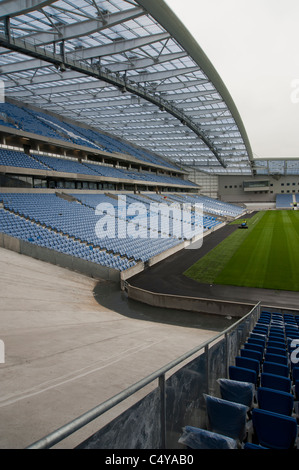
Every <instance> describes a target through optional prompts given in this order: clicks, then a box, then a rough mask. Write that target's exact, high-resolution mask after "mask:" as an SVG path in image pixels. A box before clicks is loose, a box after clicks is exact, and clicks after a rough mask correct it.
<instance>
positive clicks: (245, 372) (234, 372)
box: [229, 366, 258, 384]
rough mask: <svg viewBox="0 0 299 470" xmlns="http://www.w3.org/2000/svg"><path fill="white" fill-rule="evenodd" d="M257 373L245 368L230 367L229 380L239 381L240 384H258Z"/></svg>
mask: <svg viewBox="0 0 299 470" xmlns="http://www.w3.org/2000/svg"><path fill="white" fill-rule="evenodd" d="M257 377H258V376H257V373H256V371H255V370H252V369H245V368H244V367H237V366H229V378H230V379H231V380H239V381H240V382H250V383H253V384H256V383H257Z"/></svg>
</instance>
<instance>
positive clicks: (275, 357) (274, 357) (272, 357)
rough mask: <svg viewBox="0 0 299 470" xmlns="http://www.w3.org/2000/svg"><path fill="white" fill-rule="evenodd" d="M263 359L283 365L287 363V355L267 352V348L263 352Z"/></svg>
mask: <svg viewBox="0 0 299 470" xmlns="http://www.w3.org/2000/svg"><path fill="white" fill-rule="evenodd" d="M265 361H267V362H275V363H277V364H283V365H285V366H287V365H288V357H287V356H286V355H284V356H282V355H281V354H272V353H269V352H268V350H267V351H266V354H265Z"/></svg>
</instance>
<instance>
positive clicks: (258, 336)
mask: <svg viewBox="0 0 299 470" xmlns="http://www.w3.org/2000/svg"><path fill="white" fill-rule="evenodd" d="M249 338H254V339H260V340H261V341H263V342H264V345H265V344H266V335H264V334H261V333H253V332H252V333H250V335H249Z"/></svg>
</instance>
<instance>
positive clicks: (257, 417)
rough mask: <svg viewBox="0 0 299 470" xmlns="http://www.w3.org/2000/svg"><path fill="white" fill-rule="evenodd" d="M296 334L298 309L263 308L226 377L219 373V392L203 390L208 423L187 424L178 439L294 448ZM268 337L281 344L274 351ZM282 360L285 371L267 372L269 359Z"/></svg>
mask: <svg viewBox="0 0 299 470" xmlns="http://www.w3.org/2000/svg"><path fill="white" fill-rule="evenodd" d="M274 339H275V340H276V341H273V340H274ZM298 339H299V315H296V314H295V313H294V314H293V315H292V314H284V313H276V312H272V313H271V312H268V311H262V313H261V315H260V318H259V319H258V321H257V323H256V324H255V326H254V328H253V329H252V331H251V332H250V334H249V337H248V338H247V341H246V342H245V343H244V344H243V346H242V348H241V350H240V356H236V357H235V364H232V365H230V366H229V378H219V379H218V383H219V385H220V387H219V390H220V392H219V394H220V397H215V396H210V395H205V401H206V409H207V416H208V426H207V429H201V428H195V427H192V426H186V427H185V428H184V430H183V434H182V435H181V437H180V439H179V442H180V443H181V444H183V445H185V446H187V447H189V448H193V449H211V448H213V449H216V448H218V449H223V448H226V449H237V448H239V449H240V448H242V449H283V450H289V449H296V448H297V445H298V426H297V422H298V418H299V415H298V399H299V396H298V389H299V387H298V386H299V381H298V377H299V366H298V365H297V360H294V358H293V354H294V352H295V348H296V347H297V342H294V341H293V340H298ZM273 342H274V343H278V344H279V346H280V348H276V350H275V352H276V354H273V353H272V352H273V346H272V344H273ZM257 351H259V355H258V354H257ZM246 356H248V357H246ZM241 359H242V360H241ZM281 362H284V367H286V371H287V372H285V369H283V370H281V371H280V370H278V369H277V370H276V371H275V373H269V372H268V368H267V366H268V364H272V365H277V366H281ZM285 364H287V365H285ZM273 372H274V371H273Z"/></svg>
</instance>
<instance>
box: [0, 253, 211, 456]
mask: <svg viewBox="0 0 299 470" xmlns="http://www.w3.org/2000/svg"><path fill="white" fill-rule="evenodd" d="M103 282H104V281H103ZM96 284H97V281H96V280H94V279H90V278H87V277H85V276H82V275H80V274H77V273H74V272H71V271H68V270H66V269H63V268H59V267H57V266H53V265H50V264H47V263H43V262H41V261H38V260H34V259H31V258H28V257H26V256H23V255H19V254H17V253H14V252H10V251H7V250H4V249H2V248H0V305H1V307H0V339H1V340H3V341H4V343H5V363H4V364H0V382H1V393H0V448H1V449H20V448H25V447H26V446H28V445H29V444H31V443H32V442H35V441H36V440H38V439H40V438H42V437H44V436H45V435H47V434H48V433H50V432H52V431H53V430H55V429H57V428H58V427H60V426H62V425H64V424H66V423H67V422H69V421H71V420H72V419H74V418H76V417H78V416H79V415H81V414H82V413H84V412H86V411H88V410H90V409H91V408H93V407H94V406H96V405H98V404H100V403H101V402H103V401H105V400H106V399H108V398H109V397H111V396H114V395H115V394H116V393H118V392H120V391H122V390H123V389H125V388H126V387H128V386H129V385H131V384H133V383H135V382H137V381H138V380H139V379H142V378H143V377H145V376H146V375H148V374H149V373H151V372H154V371H155V370H157V369H159V368H160V367H162V366H163V365H165V364H167V363H168V362H170V361H172V360H173V359H174V358H177V357H179V356H180V355H182V354H183V353H185V352H186V351H189V350H191V349H192V348H194V347H195V346H197V345H199V344H201V343H202V342H204V341H206V340H207V339H208V338H212V337H213V336H215V334H216V333H215V329H214V328H209V325H210V323H209V324H208V327H207V328H204V327H203V328H198V327H197V328H192V327H190V326H186V325H179V324H170V323H160V322H159V321H157V320H156V319H155V321H149V319H148V316H147V320H146V321H144V320H143V319H142V316H141V317H140V318H138V315H136V312H135V313H134V315H133V316H132V317H130V316H129V315H122V313H121V312H120V311H115V310H113V309H109V308H107V307H104V306H101V305H100V304H99V303H98V302H97V301H96V300H95V298H94V295H93V290H94V288H95V286H96ZM141 308H142V307H141ZM154 386H156V383H154V384H153V385H152V386H150V387H149V388H153V387H154ZM130 401H132V402H133V399H132V400H128V402H127V403H128V404H130ZM123 406H124V405H122V407H123ZM126 406H127V404H126ZM122 407H118V408H117V409H115V410H113V411H111V412H109V413H108V414H107V416H105V417H102V418H100V419H98V420H97V421H95V422H93V423H91V424H90V425H89V426H88V427H87V428H86V429H85V430H84V431H80V432H78V433H76V434H74V435H73V436H71V437H70V438H68V439H67V440H66V441H65V442H64V443H63V444H59V445H58V446H57V447H60V448H73V447H74V446H75V445H77V444H79V443H80V442H82V441H83V440H84V439H86V438H87V437H89V436H90V435H91V434H92V433H93V432H95V431H96V430H97V429H99V428H100V427H101V426H102V425H104V424H106V422H108V421H109V420H110V419H112V418H113V417H114V416H116V415H117V414H118V413H119V412H120V411H121V409H122Z"/></svg>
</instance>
